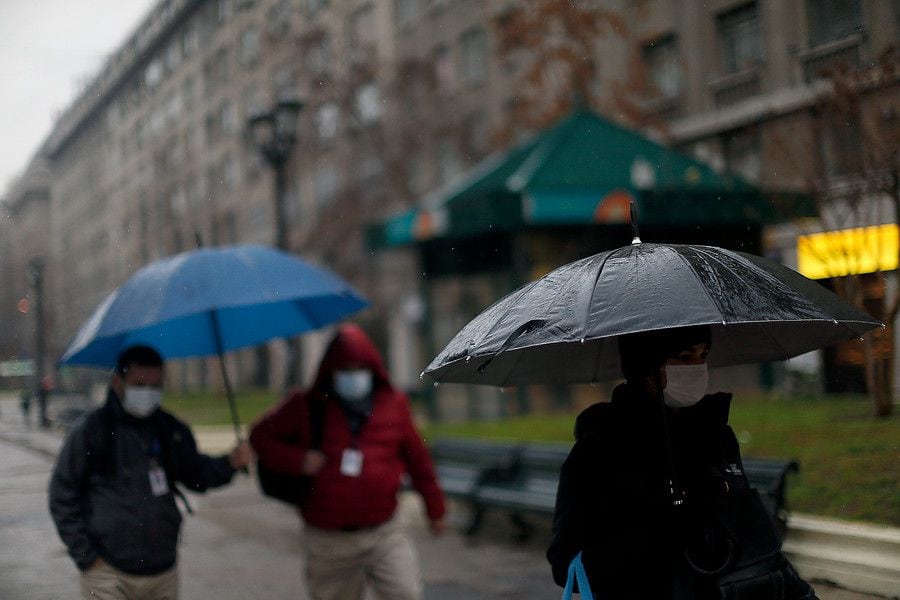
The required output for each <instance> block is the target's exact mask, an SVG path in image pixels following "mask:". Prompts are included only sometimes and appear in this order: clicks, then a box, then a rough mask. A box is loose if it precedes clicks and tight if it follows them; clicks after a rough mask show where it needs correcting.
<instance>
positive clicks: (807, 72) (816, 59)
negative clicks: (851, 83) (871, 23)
mask: <svg viewBox="0 0 900 600" xmlns="http://www.w3.org/2000/svg"><path fill="white" fill-rule="evenodd" d="M863 39H864V36H863V34H861V33H854V34H853V35H849V36H847V37H844V38H841V39H839V40H834V41H831V42H827V43H825V44H820V45H818V46H814V47H812V48H807V49H805V50H801V51H799V52H798V53H797V58H798V59H799V60H800V65H801V68H802V71H803V80H804V81H806V82H807V83H810V82H812V81H815V80H817V79H822V78H823V77H825V76H827V74H828V73H829V72H832V71H835V70H837V69H841V68H851V69H854V68H857V67H859V66H861V65H862V45H863Z"/></svg>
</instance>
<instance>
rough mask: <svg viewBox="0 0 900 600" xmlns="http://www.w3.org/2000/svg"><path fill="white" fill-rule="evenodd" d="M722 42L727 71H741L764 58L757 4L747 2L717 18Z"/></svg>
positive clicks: (723, 58) (724, 65)
mask: <svg viewBox="0 0 900 600" xmlns="http://www.w3.org/2000/svg"><path fill="white" fill-rule="evenodd" d="M716 26H717V28H718V31H719V39H720V40H721V43H722V62H723V64H722V66H723V68H724V70H725V72H726V73H739V72H741V71H746V70H748V69H751V68H753V67H755V66H756V65H758V64H759V63H760V61H761V60H762V45H761V44H760V36H759V12H758V11H757V8H756V4H755V3H753V4H747V5H745V6H741V7H740V8H736V9H735V10H732V11H729V12H727V13H724V14H721V15H719V16H718V17H717V18H716Z"/></svg>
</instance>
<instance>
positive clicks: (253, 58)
mask: <svg viewBox="0 0 900 600" xmlns="http://www.w3.org/2000/svg"><path fill="white" fill-rule="evenodd" d="M240 60H241V64H242V65H243V66H245V67H252V66H253V65H255V64H256V63H258V62H259V30H258V29H256V28H252V29H245V30H244V32H243V33H241V51H240Z"/></svg>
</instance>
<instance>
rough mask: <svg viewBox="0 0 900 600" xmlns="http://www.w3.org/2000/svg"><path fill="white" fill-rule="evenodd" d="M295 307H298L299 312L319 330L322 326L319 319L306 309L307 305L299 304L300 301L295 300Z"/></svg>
mask: <svg viewBox="0 0 900 600" xmlns="http://www.w3.org/2000/svg"><path fill="white" fill-rule="evenodd" d="M294 306H296V307H297V310H298V311H299V312H300V313H301V314H303V315H304V316H305V317H306V318H307V319H309V322H310V323H312V325H313V329H318V328H319V327H321V326H322V324H321V322H320V321H319V320H318V319H317V318H315V316H314V315H313V313H312V312H310V311H309V309H308V308H306V304H305V303H303V302H298V301H296V300H295V301H294Z"/></svg>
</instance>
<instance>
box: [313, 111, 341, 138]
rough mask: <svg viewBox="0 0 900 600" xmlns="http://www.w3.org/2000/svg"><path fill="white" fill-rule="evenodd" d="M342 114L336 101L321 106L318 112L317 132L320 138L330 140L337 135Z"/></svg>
mask: <svg viewBox="0 0 900 600" xmlns="http://www.w3.org/2000/svg"><path fill="white" fill-rule="evenodd" d="M340 116H341V112H340V108H339V107H338V105H337V103H335V102H328V103H326V104H323V105H322V106H320V107H319V110H318V111H317V112H316V134H317V135H318V137H319V139H320V140H322V141H326V140H330V139H332V138H334V136H336V135H337V132H338V125H339V124H340Z"/></svg>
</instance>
